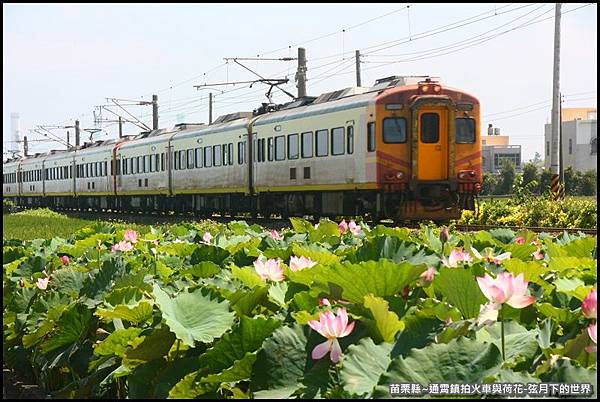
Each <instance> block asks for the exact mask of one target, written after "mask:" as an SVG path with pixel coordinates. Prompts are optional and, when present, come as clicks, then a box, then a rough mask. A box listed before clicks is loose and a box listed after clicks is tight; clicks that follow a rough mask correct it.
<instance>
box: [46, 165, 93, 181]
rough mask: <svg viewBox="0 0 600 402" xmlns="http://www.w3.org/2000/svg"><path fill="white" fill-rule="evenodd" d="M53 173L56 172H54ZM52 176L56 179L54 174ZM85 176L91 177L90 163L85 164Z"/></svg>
mask: <svg viewBox="0 0 600 402" xmlns="http://www.w3.org/2000/svg"><path fill="white" fill-rule="evenodd" d="M52 173H54V172H52ZM52 176H53V177H52V179H54V174H53V175H52ZM85 177H86V178H87V177H90V164H89V163H86V164H85Z"/></svg>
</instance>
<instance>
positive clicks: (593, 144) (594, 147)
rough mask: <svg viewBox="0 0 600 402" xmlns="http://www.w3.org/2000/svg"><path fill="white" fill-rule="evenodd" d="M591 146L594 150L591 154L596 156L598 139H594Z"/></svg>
mask: <svg viewBox="0 0 600 402" xmlns="http://www.w3.org/2000/svg"><path fill="white" fill-rule="evenodd" d="M591 145H592V149H591V152H590V153H591V155H596V153H597V152H598V137H596V138H593V139H592V142H591Z"/></svg>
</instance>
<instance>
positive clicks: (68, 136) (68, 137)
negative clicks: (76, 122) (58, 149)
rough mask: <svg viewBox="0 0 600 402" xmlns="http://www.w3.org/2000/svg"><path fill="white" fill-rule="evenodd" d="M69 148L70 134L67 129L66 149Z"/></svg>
mask: <svg viewBox="0 0 600 402" xmlns="http://www.w3.org/2000/svg"><path fill="white" fill-rule="evenodd" d="M69 149H71V136H70V135H69V131H67V150H69Z"/></svg>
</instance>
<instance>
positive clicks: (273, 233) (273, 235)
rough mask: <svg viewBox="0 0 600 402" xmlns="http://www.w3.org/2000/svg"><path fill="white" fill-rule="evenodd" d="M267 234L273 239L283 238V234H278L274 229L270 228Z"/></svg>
mask: <svg viewBox="0 0 600 402" xmlns="http://www.w3.org/2000/svg"><path fill="white" fill-rule="evenodd" d="M269 235H270V236H271V237H272V238H273V240H283V236H282V235H280V234H279V232H277V231H276V230H271V231H270V232H269Z"/></svg>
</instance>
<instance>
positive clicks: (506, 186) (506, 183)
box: [494, 159, 517, 194]
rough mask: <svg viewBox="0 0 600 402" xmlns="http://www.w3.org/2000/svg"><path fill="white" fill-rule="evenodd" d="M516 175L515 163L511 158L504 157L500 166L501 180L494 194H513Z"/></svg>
mask: <svg viewBox="0 0 600 402" xmlns="http://www.w3.org/2000/svg"><path fill="white" fill-rule="evenodd" d="M516 175H517V172H516V169H515V164H514V163H513V162H512V161H511V160H508V159H504V160H503V161H502V167H501V168H500V182H499V183H498V186H496V191H495V192H494V194H512V187H513V183H514V182H515V177H516Z"/></svg>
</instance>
